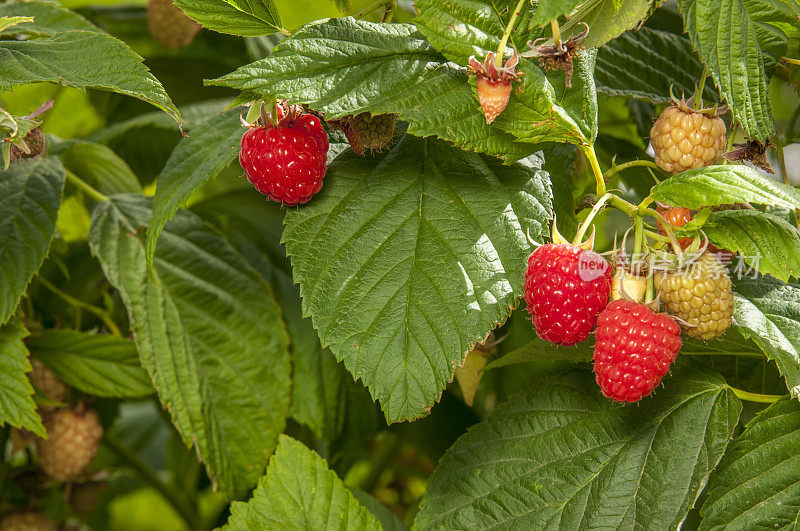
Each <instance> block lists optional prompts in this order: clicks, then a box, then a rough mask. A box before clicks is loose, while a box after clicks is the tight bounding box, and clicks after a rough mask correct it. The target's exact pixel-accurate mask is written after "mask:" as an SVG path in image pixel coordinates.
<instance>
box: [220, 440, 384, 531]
mask: <svg viewBox="0 0 800 531" xmlns="http://www.w3.org/2000/svg"><path fill="white" fill-rule="evenodd" d="M276 528H281V529H341V530H353V531H362V530H363V531H381V530H382V529H383V527H382V526H381V525H380V523H378V520H377V519H376V518H375V517H374V516H373V515H372V513H370V512H369V511H368V510H367V508H366V507H364V506H363V505H361V504H360V503H359V502H358V500H356V498H355V497H354V496H353V494H352V493H351V492H350V490H348V488H347V487H345V485H344V482H343V481H342V480H341V479H339V477H338V476H337V475H336V473H335V472H333V471H332V470H331V469H330V468H328V464H327V463H326V462H325V460H324V459H322V458H321V457H320V456H319V455H318V454H317V453H316V452H314V451H312V450H309V449H308V448H306V447H305V446H304V445H303V443H301V442H299V441H296V440H294V439H292V438H291V437H288V436H286V435H281V436H280V441H279V442H278V449H277V450H275V455H274V456H273V457H272V459H270V462H269V468H268V469H267V475H265V476H264V477H263V478H261V480H260V481H259V482H258V488H257V489H256V490H255V491H254V492H253V498H252V499H251V500H250V501H249V502H248V503H246V504H245V503H241V502H234V503H233V505H232V506H231V517H230V519H229V520H228V525H227V526H225V528H224V529H226V530H229V531H238V530H243V531H244V530H249V529H276Z"/></svg>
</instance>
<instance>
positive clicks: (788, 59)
mask: <svg viewBox="0 0 800 531" xmlns="http://www.w3.org/2000/svg"><path fill="white" fill-rule="evenodd" d="M781 60H783V61H786V62H787V63H789V64H792V65H798V66H800V59H793V58H791V57H781Z"/></svg>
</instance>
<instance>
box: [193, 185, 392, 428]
mask: <svg viewBox="0 0 800 531" xmlns="http://www.w3.org/2000/svg"><path fill="white" fill-rule="evenodd" d="M192 211H193V212H195V213H197V214H199V215H200V216H201V217H203V218H204V219H208V220H210V221H212V222H213V223H214V224H215V226H217V227H219V228H221V229H222V230H223V231H224V233H225V235H226V238H227V239H228V241H230V242H231V244H232V245H233V246H234V247H235V248H236V249H237V250H238V251H239V252H241V253H242V255H244V256H245V257H246V258H247V259H248V261H249V262H250V264H251V265H252V266H253V267H254V268H255V269H256V270H257V271H258V272H259V273H261V275H262V276H263V277H264V278H265V279H266V280H267V281H268V282H269V283H270V285H271V286H272V287H273V289H274V290H275V299H276V300H277V301H278V303H279V304H280V307H281V311H282V313H283V318H284V320H285V321H286V328H287V330H288V331H289V338H290V343H289V350H290V351H291V354H292V405H291V415H292V418H294V419H295V420H297V421H298V422H300V423H301V424H304V425H306V426H308V427H309V428H311V430H312V431H313V432H314V433H315V434H316V435H317V436H319V437H321V438H324V439H325V440H327V441H329V442H330V441H335V440H337V439H338V437H339V436H340V435H341V434H342V431H343V429H344V425H345V420H346V417H347V416H348V415H349V414H351V413H352V411H353V408H356V409H358V410H362V408H363V409H365V410H374V412H375V414H374V415H373V416H374V417H375V418H378V414H377V408H375V405H374V404H373V402H372V399H371V398H370V397H369V393H367V391H366V389H364V387H363V386H362V385H360V384H358V383H356V382H354V381H353V377H352V376H351V375H350V373H348V372H347V369H345V368H344V367H343V366H342V365H341V364H340V363H338V362H337V361H336V358H335V357H334V356H333V353H331V351H330V350H328V349H325V348H322V345H321V344H320V341H319V337H317V332H316V330H314V326H313V324H312V322H311V319H309V318H303V311H302V308H301V302H300V289H299V288H298V286H297V285H296V284H295V283H294V282H293V281H292V270H291V267H290V265H289V259H288V258H287V257H286V250H285V249H284V247H283V245H281V243H280V239H281V234H282V232H283V216H284V209H283V208H282V207H281V205H279V204H278V203H275V202H272V201H265V200H264V197H263V196H262V195H261V194H258V193H256V192H254V191H252V190H247V191H235V192H229V193H226V194H223V195H220V196H216V197H214V198H211V199H207V200H205V201H202V202H201V203H198V204H195V205H193V206H192ZM354 401H355V402H356V403H354ZM359 422H360V423H361V424H362V425H365V424H366V423H367V422H366V419H365V417H364V416H361V417H359Z"/></svg>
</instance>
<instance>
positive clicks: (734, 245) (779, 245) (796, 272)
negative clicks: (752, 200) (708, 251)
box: [703, 210, 800, 282]
mask: <svg viewBox="0 0 800 531" xmlns="http://www.w3.org/2000/svg"><path fill="white" fill-rule="evenodd" d="M703 231H704V232H705V233H706V235H707V236H708V238H709V240H710V241H712V242H713V243H714V244H715V245H717V247H719V248H720V249H728V250H730V251H734V252H736V253H740V254H741V255H742V258H743V259H744V261H745V263H746V264H748V265H749V266H751V267H753V268H755V269H756V270H757V271H760V272H761V273H764V274H770V275H772V276H774V277H775V278H777V279H780V280H782V281H784V282H787V281H788V280H789V278H790V277H794V278H798V277H800V234H798V232H797V228H796V227H794V226H792V225H791V224H789V223H787V222H786V221H785V220H783V219H781V218H779V217H778V216H775V215H773V214H767V213H764V212H760V211H758V210H722V211H720V212H713V213H712V214H711V216H710V217H709V219H708V223H706V224H705V225H704V226H703Z"/></svg>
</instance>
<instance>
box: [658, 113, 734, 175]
mask: <svg viewBox="0 0 800 531" xmlns="http://www.w3.org/2000/svg"><path fill="white" fill-rule="evenodd" d="M725 133H726V129H725V122H723V121H722V119H721V118H719V117H718V116H713V115H712V116H709V115H708V114H707V113H705V112H702V111H694V110H692V109H690V108H689V107H688V106H686V105H683V104H678V105H670V106H669V107H667V108H666V109H665V110H664V112H662V113H661V116H659V117H658V120H656V122H655V123H654V124H653V128H652V129H650V141H651V142H652V144H653V150H654V151H655V155H656V164H658V167H659V168H661V169H662V170H664V171H666V172H668V173H671V174H676V173H680V172H683V171H686V170H692V169H696V168H702V167H704V166H710V165H712V164H714V162H716V161H717V160H718V159H719V158H720V157H721V156H722V153H723V151H725V141H726V139H725Z"/></svg>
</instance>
